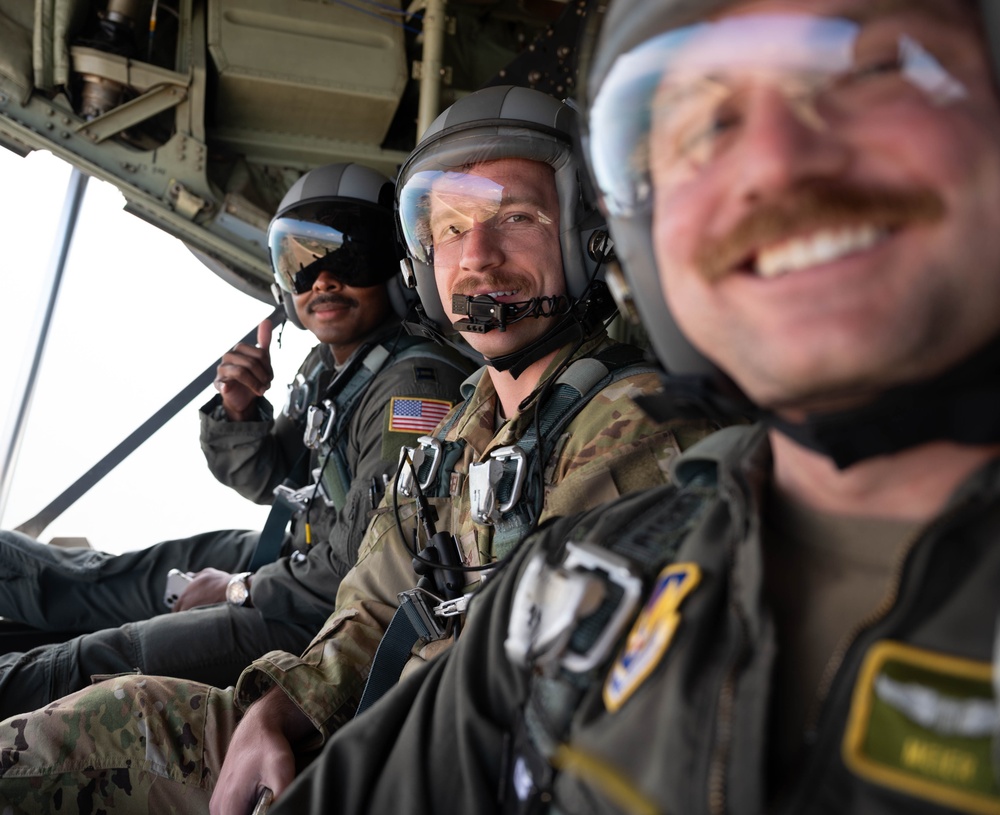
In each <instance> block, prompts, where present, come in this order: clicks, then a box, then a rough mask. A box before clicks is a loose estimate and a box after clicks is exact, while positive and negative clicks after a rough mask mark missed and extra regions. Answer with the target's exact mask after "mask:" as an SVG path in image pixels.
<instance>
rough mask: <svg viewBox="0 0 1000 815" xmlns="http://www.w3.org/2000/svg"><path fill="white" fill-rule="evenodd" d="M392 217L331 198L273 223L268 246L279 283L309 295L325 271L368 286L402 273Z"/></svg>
mask: <svg viewBox="0 0 1000 815" xmlns="http://www.w3.org/2000/svg"><path fill="white" fill-rule="evenodd" d="M393 241H394V235H393V222H392V216H391V215H390V214H389V213H388V212H386V211H383V210H381V209H378V208H376V207H364V206H362V205H360V204H358V203H356V202H348V201H338V200H336V199H331V200H328V201H321V202H316V203H312V204H304V205H301V206H298V207H295V208H294V209H292V210H289V211H287V212H285V213H284V214H282V215H281V216H279V217H277V218H275V219H274V220H273V221H271V224H270V226H269V227H268V231H267V245H268V250H269V251H270V254H271V267H272V268H273V270H274V274H275V279H276V280H277V282H278V285H279V286H280V287H281V288H282V289H284V290H285V291H287V292H291V293H293V294H303V293H304V292H307V291H309V289H311V288H312V286H313V284H314V283H315V282H316V279H317V278H318V277H319V276H320V274H322V273H323V272H329V273H330V274H332V275H333V276H334V277H336V278H337V279H338V280H339V281H340V282H341V283H343V284H344V285H345V286H352V287H355V288H367V287H370V286H377V285H380V284H382V283H385V282H386V281H387V280H389V279H390V278H391V277H392V276H393V274H395V273H396V263H395V252H394V251H393Z"/></svg>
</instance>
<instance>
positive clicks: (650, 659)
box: [604, 563, 701, 713]
mask: <svg viewBox="0 0 1000 815" xmlns="http://www.w3.org/2000/svg"><path fill="white" fill-rule="evenodd" d="M700 581H701V569H699V568H698V565H697V564H696V563H674V564H671V565H670V566H667V567H666V568H665V569H664V570H663V571H662V572H660V574H659V575H658V576H657V578H656V582H655V583H654V584H653V590H652V592H651V593H650V595H649V599H648V600H647V601H646V605H645V607H644V608H643V610H642V613H641V614H639V618H638V619H637V620H636V621H635V625H634V626H632V630H631V632H629V635H628V639H627V640H626V641H625V647H624V648H623V649H622V652H621V654H620V655H619V656H618V659H616V660H615V664H614V665H613V666H612V667H611V671H610V672H609V673H608V677H607V679H606V680H605V682H604V705H605V707H607V709H608V710H609V711H611V712H612V713H614V712H615V711H616V710H618V709H619V708H620V707H621V706H622V705H623V704H625V702H626V701H627V700H628V698H629V697H630V696H631V695H632V694H633V693H635V691H636V689H637V688H638V687H639V686H640V685H641V684H642V683H643V682H644V681H645V680H646V678H647V677H648V676H649V675H650V673H652V671H653V669H654V668H655V667H656V666H657V665H659V663H660V660H661V659H663V655H664V654H665V653H666V652H667V649H668V648H669V647H670V643H671V642H672V641H673V638H674V634H675V633H676V632H677V627H678V626H679V625H680V623H681V613H680V606H681V603H683V602H684V598H686V597H687V596H688V595H689V594H690V593H691V592H692V591H693V590H694V588H695V586H697V585H698V583H699V582H700Z"/></svg>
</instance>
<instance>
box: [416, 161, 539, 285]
mask: <svg viewBox="0 0 1000 815" xmlns="http://www.w3.org/2000/svg"><path fill="white" fill-rule="evenodd" d="M399 218H400V223H401V225H402V231H403V237H404V239H405V240H406V245H407V248H408V249H409V251H410V254H411V255H412V256H413V257H414V258H416V259H417V260H419V261H420V262H422V263H427V264H429V265H430V264H433V262H434V254H435V251H436V252H437V254H438V256H439V257H440V255H441V253H442V252H446V251H448V250H449V249H451V248H455V247H458V246H459V245H460V244H461V241H462V238H463V237H464V236H465V235H466V233H468V232H469V231H470V230H471V229H473V228H477V227H485V228H487V229H489V230H490V234H491V235H492V237H493V238H494V239H495V240H498V241H501V242H502V243H503V244H505V245H506V244H508V243H511V242H515V243H516V245H518V246H530V245H533V244H534V243H536V242H538V241H541V240H545V239H547V238H548V236H549V233H546V232H544V231H542V230H541V229H540V228H539V227H543V226H549V225H551V224H553V223H554V222H555V219H554V216H553V214H552V213H547V212H543V211H542V210H540V209H539V208H538V205H537V203H534V202H532V201H529V200H522V199H520V198H517V197H514V196H511V195H509V194H507V193H506V188H505V187H504V186H503V185H502V184H498V183H497V182H496V181H493V180H492V179H489V178H486V177H484V176H480V175H473V174H470V173H460V172H451V171H440V170H426V171H423V172H419V173H414V175H413V176H412V177H411V178H410V179H409V180H408V181H407V182H406V184H405V185H404V187H403V189H402V191H401V192H400V195H399Z"/></svg>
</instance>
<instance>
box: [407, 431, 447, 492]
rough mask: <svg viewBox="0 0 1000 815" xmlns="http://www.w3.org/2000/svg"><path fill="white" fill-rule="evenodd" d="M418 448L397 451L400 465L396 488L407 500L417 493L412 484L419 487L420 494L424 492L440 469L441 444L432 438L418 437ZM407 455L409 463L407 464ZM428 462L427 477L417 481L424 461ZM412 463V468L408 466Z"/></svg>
mask: <svg viewBox="0 0 1000 815" xmlns="http://www.w3.org/2000/svg"><path fill="white" fill-rule="evenodd" d="M417 443H418V444H419V445H420V446H419V447H404V448H402V449H401V450H400V451H399V463H400V465H401V468H400V472H399V479H398V481H397V485H396V486H397V488H398V489H399V491H400V492H401V493H402V494H403V495H405V496H406V497H407V498H413V497H414V496H415V495H416V493H417V491H416V489H415V488H414V482H416V484H417V485H418V486H419V487H420V491H421V492H426V491H427V490H428V489H430V486H431V485H432V484H433V483H434V479H436V478H437V474H438V469H439V468H440V467H441V454H442V452H443V448H442V447H441V442H440V441H439V440H438V439H435V438H434V437H433V436H420V437H418V438H417ZM407 455H408V456H409V458H410V462H407V460H406V457H407ZM428 460H429V461H430V464H429V465H428V467H427V475H426V476H425V477H424V478H422V479H418V474H419V473H420V471H421V469H423V467H424V463H425V462H426V461H428ZM410 463H412V465H413V466H412V467H411V466H410Z"/></svg>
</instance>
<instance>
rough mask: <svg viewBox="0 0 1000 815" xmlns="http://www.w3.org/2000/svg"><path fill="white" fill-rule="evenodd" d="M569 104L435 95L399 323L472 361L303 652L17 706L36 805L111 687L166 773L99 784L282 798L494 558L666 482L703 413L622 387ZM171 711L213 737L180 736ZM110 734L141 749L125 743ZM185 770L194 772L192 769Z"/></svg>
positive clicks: (629, 359)
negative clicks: (224, 679) (73, 735)
mask: <svg viewBox="0 0 1000 815" xmlns="http://www.w3.org/2000/svg"><path fill="white" fill-rule="evenodd" d="M574 119H575V115H574V113H573V111H572V109H571V108H570V107H569V106H567V105H565V104H563V103H561V102H559V101H558V100H556V99H554V98H551V97H549V96H546V95H545V94H542V93H540V92H538V91H532V90H528V89H526V88H516V87H495V88H489V89H486V90H483V91H479V92H477V93H474V94H472V95H470V96H468V97H465V98H463V99H462V100H460V101H459V102H457V103H455V104H454V105H453V106H452V107H451V108H449V109H448V110H446V111H445V112H444V113H442V114H441V116H440V117H439V119H438V120H437V121H436V122H435V123H433V124H432V125H431V127H430V128H429V130H428V132H427V133H426V134H425V135H424V137H423V138H422V140H421V142H420V144H418V145H417V147H416V149H415V150H414V152H413V153H412V154H411V156H410V158H409V159H408V160H407V162H405V163H404V165H403V167H402V169H401V171H400V175H399V178H398V179H397V202H398V217H399V222H400V232H401V234H402V236H403V238H404V241H405V243H406V247H407V254H408V258H407V260H408V263H407V264H406V270H405V275H404V276H405V280H406V282H407V283H408V285H410V286H412V287H413V289H415V291H416V293H417V295H418V297H419V300H420V306H421V309H420V314H419V318H418V319H417V320H415V321H414V322H413V326H412V330H413V331H415V332H417V333H423V334H427V335H430V336H434V337H436V338H438V339H441V340H442V341H448V342H455V341H457V338H458V337H462V338H464V342H466V343H467V344H468V346H471V347H472V348H473V349H474V350H475V351H476V352H478V353H480V354H481V355H483V357H484V358H485V360H486V365H485V366H484V367H483V368H482V369H481V370H480V371H479V372H477V373H476V374H475V375H474V376H473V377H471V378H470V379H469V380H468V381H467V382H466V383H465V385H463V397H464V401H463V402H462V403H460V404H459V405H458V406H456V408H455V409H454V410H453V411H452V412H451V413H450V414H449V415H448V416H447V417H446V418H445V419H444V421H443V422H442V423H441V425H439V426H438V428H437V429H436V430H435V431H434V432H433V433H428V434H426V435H425V436H423V437H422V438H421V439H419V443H418V444H417V445H414V446H413V447H412V448H408V449H405V450H404V451H403V453H402V455H401V457H400V461H399V468H398V470H397V474H396V478H395V479H394V481H393V482H392V484H391V485H390V486H389V487H388V488H387V494H386V498H385V500H384V501H383V504H382V506H381V507H380V508H379V509H378V510H377V511H376V513H375V516H374V518H373V519H372V521H371V524H370V526H369V528H368V530H367V532H366V535H365V539H364V541H363V543H362V546H361V552H360V555H359V558H358V562H357V564H356V565H355V567H354V568H353V569H352V570H351V572H350V573H349V574H348V575H346V576H345V578H344V580H343V582H342V583H341V588H340V591H339V593H338V597H337V606H338V608H337V611H336V612H335V613H334V614H333V615H331V616H330V618H329V619H328V620H327V622H326V624H325V625H324V626H323V628H322V630H321V631H320V632H319V633H318V635H317V636H316V638H315V639H314V641H313V642H312V644H311V645H310V646H309V648H308V649H306V651H305V652H304V653H303V654H302V656H301V657H296V656H293V655H292V654H289V653H285V652H272V653H270V654H267V655H265V656H264V657H263V658H261V659H258V660H256V661H255V662H254V663H253V664H251V665H250V666H249V667H248V668H247V670H246V671H245V672H244V674H243V676H242V677H241V679H240V681H239V683H238V685H237V687H236V689H235V692H234V691H233V690H232V689H230V690H228V691H219V690H217V689H211V688H207V687H205V686H202V685H195V684H193V683H180V684H182V685H183V687H178V683H177V682H174V681H170V680H161V679H155V678H149V677H144V678H142V679H140V680H136V679H135V678H128V679H124V680H113V681H111V682H108V683H104V684H102V685H100V686H96V687H95V689H94V690H93V691H91V692H84V693H83V694H80V695H78V696H76V697H70V698H69V699H67V700H65V703H66V705H67V708H66V709H65V710H66V714H67V718H65V719H63V718H61V717H60V718H58V719H57V720H51V719H50V720H49V721H50V722H51V721H58V722H59V723H58V724H57V725H56V728H55V730H53V729H52V725H51V724H47V723H46V721H45V720H44V719H43V715H42V714H41V713H40V712H39V713H38V714H37V716H35V715H33V716H30V717H28V720H27V722H26V725H25V727H23V728H22V729H21V731H20V732H21V733H22V735H23V737H24V740H25V741H26V742H27V743H29V744H30V745H31V747H30V748H29V749H28V750H21V751H20V752H19V753H18V756H17V764H18V770H17V772H16V775H17V776H18V777H20V778H22V779H23V780H24V786H23V787H21V786H20V782H18V786H17V788H16V794H17V795H18V796H21V797H20V798H19V799H18V800H23V801H27V802H31V803H33V804H36V803H37V802H39V801H44V800H46V796H51V795H53V794H55V792H54V791H55V790H57V789H60V788H61V789H62V790H63V791H64V792H63V794H64V795H65V794H68V791H69V790H71V789H79V787H80V785H81V784H83V785H86V784H87V783H89V782H88V781H87V780H86V779H85V778H82V777H80V776H79V774H78V772H77V769H74V768H72V767H71V766H70V762H63V761H62V760H61V759H60V760H56V761H53V760H52V756H51V754H50V752H49V750H50V747H51V746H52V745H54V744H56V743H58V742H60V741H64V740H65V733H60V732H58V731H59V730H61V728H62V726H63V724H65V723H67V722H69V721H77V722H80V721H81V720H82V718H86V719H88V720H89V717H90V716H91V715H92V713H93V711H94V710H95V709H97V708H98V707H101V706H102V705H104V704H105V702H104V701H102V698H103V696H104V695H105V694H111V696H112V697H113V698H114V697H120V698H122V699H124V700H127V701H126V702H125V705H126V707H129V708H131V707H132V705H141V706H142V707H143V708H144V709H145V710H148V709H149V706H150V704H153V705H154V706H155V705H156V704H157V703H156V702H153V699H154V698H156V699H159V700H161V701H162V702H163V705H164V708H163V712H164V715H163V716H162V717H156V718H157V721H156V723H155V724H153V723H152V722H151V721H150V720H149V718H148V714H147V717H146V718H145V720H144V721H143V722H141V727H144V728H145V729H146V730H149V731H153V730H155V731H156V732H157V733H158V734H159V735H157V736H156V737H155V742H156V745H157V750H162V751H165V752H164V753H162V755H163V756H165V760H164V761H161V762H158V763H159V765H160V768H166V771H165V772H163V771H162V769H160V768H157V769H154V770H153V771H152V772H150V773H145V774H144V775H143V777H142V779H141V780H139V778H138V776H135V775H133V774H131V773H128V771H126V774H127V775H128V778H129V783H130V784H131V789H130V790H128V791H126V789H125V787H124V786H118V785H117V782H114V781H112V786H111V787H108V788H107V795H108V797H109V798H110V800H113V801H114V802H115V806H116V807H118V811H129V809H130V808H132V809H133V810H135V811H139V810H141V809H143V808H145V807H148V806H150V805H151V802H152V801H154V800H156V801H162V800H169V801H170V802H171V803H173V804H175V805H177V806H184V807H185V808H186V811H202V810H204V808H205V807H206V805H207V802H208V797H209V794H211V795H212V800H211V810H212V812H213V813H230V812H232V813H236V812H239V813H244V812H249V811H250V809H251V808H252V806H253V804H254V801H255V800H256V799H257V797H258V795H259V794H260V793H261V791H262V790H263V789H265V788H266V789H269V790H271V791H273V792H274V793H276V794H277V795H278V796H279V797H280V795H281V794H282V792H283V791H284V788H285V787H286V786H287V785H288V784H289V783H290V782H291V781H292V779H293V778H294V776H295V773H296V771H297V769H298V767H299V766H300V765H301V764H303V763H305V762H306V761H308V759H309V758H311V757H312V755H313V754H314V751H315V748H317V747H318V746H319V745H320V744H321V743H322V741H323V740H325V739H326V738H328V737H329V736H331V735H332V734H333V733H334V732H335V731H336V730H338V729H339V728H340V727H341V726H342V725H344V724H345V723H346V722H347V721H349V720H350V719H351V718H352V717H353V716H354V714H355V711H356V710H358V709H359V707H360V709H361V710H362V711H363V712H362V713H361V714H360V716H359V719H358V720H359V721H364V720H365V718H366V717H367V716H369V715H370V712H371V711H369V710H368V707H369V706H370V705H371V704H372V702H373V700H376V699H378V697H379V695H380V694H381V693H382V692H383V691H384V690H385V689H386V688H387V687H391V686H392V685H393V684H394V683H395V681H396V679H397V677H398V676H399V675H400V674H401V673H407V674H410V673H412V674H417V673H419V668H420V667H422V665H423V663H425V662H426V661H428V660H430V659H431V658H432V657H435V656H437V655H438V654H441V653H442V652H444V651H446V650H447V648H448V647H449V646H450V645H451V644H452V643H453V642H454V641H455V639H456V637H457V635H458V634H459V633H460V631H461V630H462V628H463V626H464V618H465V610H466V608H467V606H468V605H469V602H470V599H469V598H470V596H472V593H473V591H474V590H476V589H477V588H478V587H479V585H480V583H481V581H482V577H483V575H484V573H487V572H489V573H495V572H499V573H501V574H502V573H504V572H505V571H506V568H507V566H506V564H508V563H510V562H511V560H512V559H513V558H514V557H515V556H516V555H515V553H516V552H517V548H518V545H519V543H520V541H521V540H522V538H523V537H524V536H525V535H527V534H529V533H530V532H531V531H532V530H534V529H535V528H536V527H537V526H538V525H539V523H544V522H545V521H547V520H548V519H549V518H551V517H555V516H557V515H560V514H564V513H568V512H574V511H578V510H580V509H582V508H587V507H594V506H597V505H599V504H601V503H603V502H604V501H607V500H610V499H612V498H615V497H617V496H619V495H621V494H624V493H627V492H630V491H632V490H636V489H639V488H641V487H644V486H648V485H650V484H662V483H664V481H665V479H666V471H667V465H668V464H669V462H670V461H671V460H672V459H673V458H675V457H676V456H677V455H678V454H679V453H680V451H681V450H682V449H683V448H685V447H687V446H689V445H690V444H691V443H692V442H693V441H695V440H697V439H700V438H702V437H703V436H704V435H706V434H707V432H708V431H709V430H710V429H711V428H712V427H714V425H713V423H711V422H708V421H706V420H705V419H703V418H699V419H690V420H689V419H685V420H678V421H675V422H668V423H662V424H661V423H658V422H655V421H653V420H652V419H649V418H648V417H646V416H645V414H644V413H643V412H642V411H641V410H640V409H639V408H638V407H637V405H636V403H635V402H634V401H633V397H640V396H642V395H650V394H652V393H654V392H656V391H657V389H658V387H659V376H658V374H657V373H656V371H655V369H653V368H652V367H650V366H649V364H648V363H647V362H646V360H645V355H644V353H643V352H642V351H641V350H640V349H637V348H634V347H632V346H629V345H626V344H623V343H618V342H615V341H613V340H611V339H610V338H609V336H608V334H607V331H606V322H608V321H609V320H610V318H611V317H612V314H613V311H614V307H613V303H612V302H611V301H610V299H609V298H608V295H607V291H606V287H605V286H604V284H603V282H602V280H601V278H602V274H603V273H602V267H603V264H604V262H605V261H606V253H607V247H608V245H609V244H608V241H607V240H606V239H605V238H602V236H601V235H596V236H595V233H597V232H599V231H600V227H601V225H602V220H601V218H600V217H599V215H598V214H597V213H596V211H595V210H594V208H593V207H592V206H591V205H588V204H587V202H586V200H585V198H584V196H583V194H582V190H581V168H580V166H579V163H578V161H577V159H576V156H575V154H574V152H573V135H574V127H575V122H574ZM304 273H305V272H303V274H304ZM490 579H492V578H490ZM472 603H473V605H474V603H475V601H474V600H473V601H472ZM383 634H385V637H384V638H383ZM459 641H460V639H459ZM376 651H377V653H376ZM366 678H367V683H366ZM194 697H198V698H197V703H196V704H192V703H188V702H184V703H180V704H178V702H177V700H178V698H182V699H185V700H193V699H194ZM168 699H169V700H171V702H170V703H169V704H168V703H167V700H168ZM381 704H382V702H381V701H379V702H378V704H376V705H375V706H374V707H373V708H372V710H376V709H378V707H379V706H380V705H381ZM49 710H51V708H49ZM243 711H245V712H243ZM81 717H82V718H81ZM237 722H238V723H239V726H238V727H235V731H234V726H235V725H236V724H237ZM139 726H140V725H139V724H137V723H136V721H135V720H133V719H127V720H126V719H123V720H121V722H119V723H117V724H115V725H114V726H113V727H112V728H110V729H109V730H100V729H98V730H94V729H90V730H89V731H88V739H89V740H93V741H87V742H86V743H84V741H83V740H80V741H77V744H79V746H80V748H81V750H83V752H85V753H89V752H90V751H91V749H92V744H93V743H101V744H105V743H107V742H109V741H111V742H113V743H114V744H115V745H117V746H115V747H113V748H111V749H110V755H111V756H113V757H112V758H111V759H110V763H109V761H108V760H104V762H103V765H104V766H105V767H110V764H111V763H113V764H116V766H119V767H121V768H125V767H126V766H135V762H136V761H140V762H142V761H143V759H142V758H140V756H139V755H138V750H139V746H140V742H139V740H138V739H137V738H134V736H133V731H134V730H135V729H136V728H137V727H139ZM178 728H181V729H184V730H185V732H193V733H198V734H204V737H205V738H202V737H201V736H198V737H196V738H195V739H194V741H191V742H188V741H186V740H184V739H177V738H175V737H174V735H173V734H175V733H177V731H178ZM43 731H44V732H43ZM98 731H99V732H98ZM124 741H129V742H130V743H133V746H131V747H129V748H128V749H125V750H122V749H121V747H120V745H121V744H122V743H123V742H124ZM143 750H145V748H143ZM70 752H73V751H70ZM223 758H224V761H223ZM192 761H193V762H194V763H193V764H192V763H191V762H192ZM73 762H74V763H75V766H76V767H77V768H78V767H80V766H83V764H85V763H86V762H87V760H86V759H83V758H82V754H78V755H76V757H75V758H74V760H73ZM81 762H82V763H81ZM43 765H44V768H43ZM191 767H197V769H195V770H194V772H193V775H197V776H198V782H197V784H191V783H188V780H186V779H185V777H184V776H185V774H190V773H191V770H190V769H188V768H191ZM345 769H346V767H345ZM109 777H110V776H109ZM29 779H30V780H29ZM137 784H138V786H137ZM112 787H113V789H112ZM213 791H214V792H213ZM157 796H159V797H157Z"/></svg>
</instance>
